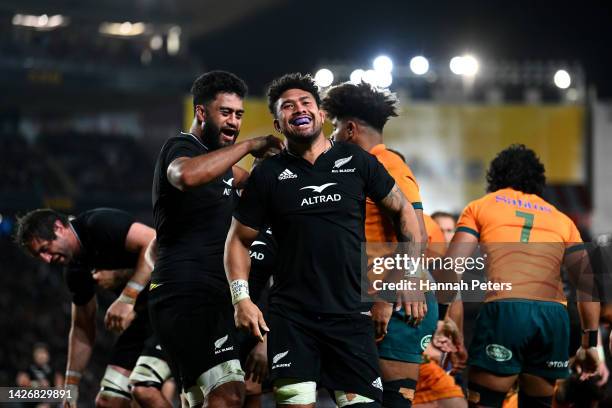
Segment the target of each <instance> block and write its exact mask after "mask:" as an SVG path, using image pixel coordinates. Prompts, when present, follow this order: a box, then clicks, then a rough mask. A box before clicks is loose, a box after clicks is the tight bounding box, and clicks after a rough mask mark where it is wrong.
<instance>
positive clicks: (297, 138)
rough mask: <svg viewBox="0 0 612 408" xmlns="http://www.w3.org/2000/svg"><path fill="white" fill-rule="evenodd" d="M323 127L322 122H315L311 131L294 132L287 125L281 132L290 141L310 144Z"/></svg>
mask: <svg viewBox="0 0 612 408" xmlns="http://www.w3.org/2000/svg"><path fill="white" fill-rule="evenodd" d="M322 128H323V124H321V123H317V124H316V125H315V126H313V128H312V131H310V132H308V133H302V132H294V131H292V130H291V127H287V128H286V129H285V131H284V132H283V135H284V136H285V137H286V138H287V139H288V140H289V141H290V142H291V143H296V144H300V145H311V144H312V143H313V142H314V141H315V139H316V138H317V136H319V134H320V133H321V129H322Z"/></svg>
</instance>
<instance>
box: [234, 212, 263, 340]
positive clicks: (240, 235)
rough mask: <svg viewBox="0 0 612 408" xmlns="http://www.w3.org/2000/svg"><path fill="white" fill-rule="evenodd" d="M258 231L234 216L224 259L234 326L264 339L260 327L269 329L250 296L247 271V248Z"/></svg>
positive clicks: (248, 263) (248, 259)
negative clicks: (232, 307) (232, 306)
mask: <svg viewBox="0 0 612 408" xmlns="http://www.w3.org/2000/svg"><path fill="white" fill-rule="evenodd" d="M257 234H258V232H257V231H256V230H254V229H252V228H249V227H247V226H246V225H244V224H242V223H241V222H240V221H238V220H237V219H235V218H233V219H232V225H231V226H230V229H229V233H228V235H227V240H226V241H225V255H224V257H223V263H224V266H225V274H226V276H227V281H228V282H229V285H230V291H231V295H232V304H233V305H234V310H235V314H234V319H235V321H236V327H238V328H239V329H243V330H248V331H249V332H250V333H251V334H253V335H254V336H255V337H257V338H258V339H259V340H260V341H262V342H263V341H264V337H263V334H265V333H262V330H263V331H264V332H268V331H269V329H268V326H267V325H266V322H265V321H264V318H263V314H262V313H261V310H259V308H258V307H257V306H256V305H255V304H254V303H253V302H252V301H251V298H250V297H249V271H250V269H251V258H250V256H249V248H250V247H251V244H252V243H253V241H254V240H255V238H257Z"/></svg>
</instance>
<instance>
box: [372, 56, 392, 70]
mask: <svg viewBox="0 0 612 408" xmlns="http://www.w3.org/2000/svg"><path fill="white" fill-rule="evenodd" d="M372 66H373V67H374V69H375V70H376V71H380V72H391V71H393V61H391V58H389V57H387V56H386V55H381V56H379V57H376V58H375V59H374V63H373V64H372Z"/></svg>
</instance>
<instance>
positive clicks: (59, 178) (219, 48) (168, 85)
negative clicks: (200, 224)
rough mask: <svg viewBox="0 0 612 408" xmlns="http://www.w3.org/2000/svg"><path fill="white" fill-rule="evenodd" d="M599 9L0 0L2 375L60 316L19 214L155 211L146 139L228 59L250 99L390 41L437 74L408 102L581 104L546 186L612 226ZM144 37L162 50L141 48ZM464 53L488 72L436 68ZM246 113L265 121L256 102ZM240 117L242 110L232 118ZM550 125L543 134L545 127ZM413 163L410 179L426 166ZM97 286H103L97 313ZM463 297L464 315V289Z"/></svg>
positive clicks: (169, 125) (51, 338)
mask: <svg viewBox="0 0 612 408" xmlns="http://www.w3.org/2000/svg"><path fill="white" fill-rule="evenodd" d="M17 14H20V15H22V16H23V15H33V16H39V17H40V16H42V15H45V14H46V15H48V16H53V15H62V16H65V17H68V18H69V21H68V22H67V23H66V24H65V25H63V26H61V27H59V28H56V29H53V30H43V29H40V27H39V29H36V28H32V27H25V26H22V25H19V24H16V22H17V20H15V16H16V15H17ZM611 17H612V12H611V7H610V6H609V3H608V2H605V1H600V2H581V3H577V2H559V1H555V2H552V1H550V2H549V1H538V2H529V1H514V2H475V1H463V2H455V1H431V2H412V1H410V2H408V1H378V2H366V1H345V0H338V1H320V0H314V1H282V0H250V1H246V0H224V1H209V0H205V1H193V0H187V1H178V0H175V1H171V0H138V1H132V2H126V1H120V0H100V1H97V2H95V3H94V2H84V1H75V0H58V1H54V2H48V1H40V0H20V1H17V0H3V1H2V2H0V21H1V22H2V24H0V89H1V90H2V92H1V95H0V336H1V338H2V339H1V340H0V345H1V346H0V385H2V386H9V385H14V381H15V374H16V372H17V370H19V369H23V368H25V367H26V366H27V364H28V363H29V360H30V354H31V348H32V345H33V344H34V343H36V342H39V341H44V342H46V343H47V344H48V345H49V346H50V348H51V351H52V353H51V354H52V360H53V363H54V364H55V365H56V366H57V369H58V370H60V371H62V372H63V369H64V363H65V356H66V338H67V332H68V328H69V321H68V320H69V310H70V305H69V298H68V293H67V290H66V289H65V287H64V286H63V282H62V280H61V271H60V270H58V269H56V268H51V267H48V266H45V265H41V264H39V263H37V262H35V261H33V260H31V259H29V258H27V257H26V256H24V255H23V254H21V253H20V252H19V251H18V249H17V248H16V247H15V246H14V244H13V243H12V242H11V234H12V232H13V226H14V222H15V217H16V216H18V215H19V214H23V213H25V212H26V211H28V210H30V209H33V208H37V207H42V206H50V207H53V208H57V209H59V210H62V211H66V212H69V213H73V214H74V213H78V212H80V211H83V210H85V209H89V208H93V207H99V206H111V207H118V208H122V209H125V210H127V211H130V212H132V213H134V214H135V215H136V216H137V217H138V218H139V219H141V220H143V221H145V222H147V223H150V222H151V208H150V201H151V198H150V190H151V178H152V171H153V163H154V160H155V157H156V154H157V152H158V151H159V148H160V146H161V144H162V143H163V141H164V140H165V139H166V138H167V137H169V136H171V135H174V134H176V132H177V131H178V130H180V129H183V128H184V127H185V124H186V123H187V122H188V114H189V109H188V103H189V101H188V98H187V97H186V96H187V94H188V91H189V87H190V84H191V82H192V80H193V79H194V77H195V76H196V75H198V74H199V73H201V72H204V71H206V70H209V69H226V70H229V71H233V72H235V73H236V74H238V75H239V76H241V77H242V78H244V79H245V80H246V82H247V83H248V84H249V86H250V89H251V95H252V96H253V98H254V99H255V100H257V99H260V98H261V97H262V96H263V95H264V90H265V87H266V85H267V84H268V83H269V82H270V81H271V80H272V79H273V78H274V77H276V76H278V75H281V74H283V73H286V72H291V71H301V72H310V73H313V74H314V73H315V72H316V71H317V70H318V69H319V68H322V67H328V68H330V69H332V71H335V72H337V73H339V74H338V78H337V79H336V80H335V83H337V82H338V81H339V80H347V79H348V72H350V70H352V69H353V68H356V67H369V66H370V64H371V61H372V59H373V58H374V57H376V56H377V55H380V54H385V55H388V56H390V57H391V58H392V59H393V61H394V62H395V64H396V66H397V67H398V68H397V69H398V70H399V69H400V68H401V67H404V68H403V69H406V66H407V63H408V59H409V58H410V57H412V56H415V55H425V56H427V58H429V59H430V61H431V69H432V70H433V71H436V70H438V72H440V74H439V76H438V80H437V81H429V82H427V81H422V80H419V79H418V78H415V77H414V76H413V75H412V76H411V75H408V74H405V75H403V76H402V75H398V76H397V78H396V79H394V83H393V84H392V85H391V88H390V89H391V90H392V91H396V92H398V94H402V95H408V97H406V98H407V99H406V100H408V101H414V102H418V103H423V104H426V105H428V106H433V107H434V108H435V107H437V106H445V105H447V104H449V103H452V104H455V105H458V106H492V105H495V106H498V105H504V104H506V105H509V106H510V105H512V106H531V105H533V104H534V100H533V99H530V97H529V95H533V94H534V92H535V95H536V96H537V97H536V98H535V104H536V105H538V106H548V107H551V106H553V107H554V106H562V107H568V106H569V107H571V108H574V107H575V108H577V109H580V112H583V113H584V116H583V121H582V122H581V131H580V140H581V142H580V143H581V144H580V148H581V151H580V153H579V160H578V164H577V165H578V166H579V167H580V168H579V169H578V171H577V174H579V176H577V177H576V178H573V179H569V180H567V181H566V182H564V181H563V180H556V181H555V182H554V183H553V184H552V185H551V186H550V188H549V189H548V190H547V198H549V199H551V200H552V201H553V202H554V203H555V204H557V205H558V206H559V207H560V209H562V210H564V211H567V212H568V213H570V215H572V217H573V218H574V220H576V221H577V223H578V224H579V226H580V227H581V229H582V230H583V231H584V234H583V237H585V240H586V239H589V238H588V237H595V238H596V237H598V236H601V235H602V234H606V233H609V232H611V231H612V220H610V218H609V216H608V214H609V213H610V212H611V208H610V206H609V205H611V204H612V193H610V189H609V187H608V182H607V180H608V178H607V177H610V176H611V175H612V167H611V166H612V164H610V163H609V162H610V160H609V159H608V157H609V156H610V154H612V143H611V142H610V138H611V137H612V136H611V132H612V103H611V102H610V100H611V98H612V79H611V78H610V77H611V74H610V66H611V63H612V60H611V59H612V56H611V53H610V45H609V41H610V38H612V36H611V34H612V32H611V25H610V21H612V19H611ZM22 20H23V19H22ZM22 20H19V21H22ZM126 21H130V22H144V23H146V24H148V26H147V27H148V28H147V31H145V33H144V34H142V35H136V36H133V37H129V38H127V37H126V38H120V37H117V36H108V35H102V34H100V32H99V28H100V24H102V23H104V22H120V23H121V22H126ZM177 27H178V28H179V31H180V34H178V32H179V31H177ZM171 32H172V34H170V33H171ZM156 35H159V36H160V38H161V41H162V45H161V48H160V49H153V45H152V42H151V40H152V37H153V36H156ZM170 36H174V37H175V38H174V39H172V40H171V41H177V38H176V37H178V42H179V49H178V50H172V51H170V50H169V49H168V43H169V41H170V39H169V37H170ZM155 47H157V45H156V46H155ZM464 52H470V53H473V54H475V55H477V56H478V59H479V61H480V63H481V67H482V69H483V72H486V68H487V67H493V66H494V67H496V70H497V71H496V72H497V74H495V75H491V76H489V77H487V79H486V80H479V78H478V75H477V76H476V80H475V83H473V84H472V85H471V88H470V90H469V92H468V91H465V92H463V91H462V90H461V87H458V86H457V83H455V82H456V81H455V82H453V81H454V80H453V79H452V78H450V77H451V76H452V75H450V74H448V73H447V71H448V68H447V66H448V60H449V59H450V58H451V57H452V56H454V55H459V54H462V53H464ZM554 67H558V68H566V69H568V70H569V71H570V74H571V75H572V79H573V81H575V84H576V85H575V86H574V85H572V87H573V89H576V93H575V94H574V95H573V96H572V97H569V94H566V93H564V92H563V91H560V90H559V89H557V88H556V87H555V86H554V85H553V83H552V78H551V77H549V73H550V70H551V69H552V68H554ZM441 72H444V74H441ZM504 72H507V74H504ZM504 75H507V76H504ZM513 75H515V77H516V79H515V80H514V79H512V78H514V76H513ZM449 78H450V79H449ZM447 90H449V92H446V91H447ZM491 91H495V92H497V94H495V93H494V92H491ZM500 92H501V93H500ZM493 94H495V95H502V96H501V99H500V97H499V96H497V97H491V96H490V95H493ZM410 98H412V99H410ZM258 115H259V116H260V117H259V118H258V120H259V121H262V122H266V121H268V122H269V118H268V117H266V116H265V115H266V113H265V111H259V113H258ZM262 115H264V116H262ZM252 118H253V117H251V118H249V116H248V113H247V116H246V118H245V124H247V123H248V121H249V120H254V119H252ZM257 131H259V130H258V129H255V130H251V131H250V133H253V132H255V133H256V132H257ZM270 131H271V129H270ZM483 132H484V133H483V135H484V136H481V137H486V132H485V131H483ZM250 133H249V134H247V136H252V135H253V134H255V133H253V134H250ZM554 138H555V135H554V134H552V135H548V136H547V138H546V139H545V140H546V142H545V143H550V141H551V140H554ZM535 142H538V141H534V143H535ZM416 159H420V160H427V159H428V158H427V157H418V158H416ZM459 159H461V158H459ZM409 164H411V163H410V160H409ZM414 164H415V167H414V169H415V174H416V176H417V178H420V177H421V176H423V177H426V176H427V175H426V174H424V172H421V173H419V166H418V163H417V162H415V163H414ZM477 167H478V166H477ZM475 171H477V174H479V175H480V174H481V173H482V171H481V169H480V170H478V169H477V170H475ZM435 209H436V208H431V210H432V211H433V210H435ZM444 209H446V210H453V211H455V212H458V211H460V210H461V208H460V207H456V206H455V207H454V208H444ZM109 302H110V299H109V298H108V297H105V296H102V299H101V305H100V314H102V311H103V310H104V306H105V305H108V303H109ZM466 307H467V308H468V312H469V313H468V315H469V316H470V317H473V310H472V309H473V308H474V307H473V305H468V306H466ZM469 323H470V322H469V321H468V322H467V325H468V326H469ZM468 332H469V330H468ZM111 342H112V336H111V335H110V334H108V333H106V332H105V331H104V330H103V328H102V326H101V325H99V327H98V339H97V343H96V349H95V351H94V357H93V361H92V362H91V364H90V368H89V370H88V371H87V374H86V377H85V380H84V382H83V389H82V394H83V395H89V396H93V395H94V394H95V392H96V388H97V382H98V381H99V378H100V376H101V373H102V370H103V366H104V364H105V363H104V361H105V360H104V359H105V357H106V352H107V350H108V347H109V344H110V343H111ZM90 400H91V401H93V397H91V398H90ZM92 405H93V403H91V404H89V405H88V404H84V405H83V406H92Z"/></svg>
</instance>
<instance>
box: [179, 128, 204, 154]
mask: <svg viewBox="0 0 612 408" xmlns="http://www.w3.org/2000/svg"><path fill="white" fill-rule="evenodd" d="M181 135H184V136H191V137H193V138H194V139H195V140H196V141H197V142H198V144H199V145H200V146H202V147H203V148H205V149H206V150H210V149H209V148H208V146H206V145H205V144H204V143H202V141H201V140H200V139H199V138H198V137H197V136H196V135H194V134H193V133H189V132H181Z"/></svg>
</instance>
